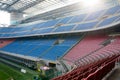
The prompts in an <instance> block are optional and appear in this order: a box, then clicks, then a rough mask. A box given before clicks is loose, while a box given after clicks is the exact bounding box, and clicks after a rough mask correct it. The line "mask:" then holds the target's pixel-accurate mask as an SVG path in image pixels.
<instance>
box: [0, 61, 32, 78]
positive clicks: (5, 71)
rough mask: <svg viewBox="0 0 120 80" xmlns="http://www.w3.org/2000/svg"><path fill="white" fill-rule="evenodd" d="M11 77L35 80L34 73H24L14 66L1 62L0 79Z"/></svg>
mask: <svg viewBox="0 0 120 80" xmlns="http://www.w3.org/2000/svg"><path fill="white" fill-rule="evenodd" d="M10 78H13V79H14V80H33V74H31V73H26V74H24V73H21V72H20V71H18V70H15V69H13V68H12V67H9V66H7V65H5V64H3V63H0V80H10Z"/></svg>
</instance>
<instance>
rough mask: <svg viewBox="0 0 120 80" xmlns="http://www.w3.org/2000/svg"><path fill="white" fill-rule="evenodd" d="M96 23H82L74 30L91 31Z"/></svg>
mask: <svg viewBox="0 0 120 80" xmlns="http://www.w3.org/2000/svg"><path fill="white" fill-rule="evenodd" d="M97 23H98V22H90V23H83V24H79V25H78V26H77V27H76V28H75V30H86V29H93V28H94V27H95V26H96V24H97Z"/></svg>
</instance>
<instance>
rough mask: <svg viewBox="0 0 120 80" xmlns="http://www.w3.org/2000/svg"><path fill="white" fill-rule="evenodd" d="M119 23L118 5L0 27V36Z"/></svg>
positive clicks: (34, 33) (34, 34)
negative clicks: (30, 22)
mask: <svg viewBox="0 0 120 80" xmlns="http://www.w3.org/2000/svg"><path fill="white" fill-rule="evenodd" d="M119 23H120V5H117V6H113V7H110V8H107V9H106V8H105V9H102V10H97V11H92V12H89V13H84V14H81V13H80V14H79V15H74V16H67V17H64V18H59V19H54V20H49V21H44V22H41V23H37V24H32V25H27V26H18V27H7V28H6V27H4V28H0V38H14V37H25V36H36V35H51V34H62V33H76V32H85V31H93V30H98V29H104V28H108V27H112V26H115V25H118V24H119Z"/></svg>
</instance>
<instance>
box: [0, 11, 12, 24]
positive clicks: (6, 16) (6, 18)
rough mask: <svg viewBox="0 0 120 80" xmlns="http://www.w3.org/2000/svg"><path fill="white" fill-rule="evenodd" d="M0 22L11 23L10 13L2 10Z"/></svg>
mask: <svg viewBox="0 0 120 80" xmlns="http://www.w3.org/2000/svg"><path fill="white" fill-rule="evenodd" d="M0 24H6V25H10V13H8V12H5V11H0Z"/></svg>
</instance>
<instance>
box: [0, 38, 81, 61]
mask: <svg viewBox="0 0 120 80" xmlns="http://www.w3.org/2000/svg"><path fill="white" fill-rule="evenodd" d="M80 37H81V36H80ZM80 37H78V36H69V37H62V38H58V37H51V38H49V37H46V38H45V37H44V38H20V39H16V40H15V41H14V42H12V43H11V44H9V45H7V46H5V47H3V48H0V50H2V51H6V52H10V53H14V54H20V55H24V56H31V57H37V58H42V59H47V60H57V59H58V58H60V57H62V56H63V55H64V54H66V53H67V51H69V49H70V48H71V47H72V46H74V45H75V44H76V43H77V42H78V41H79V38H80ZM61 39H62V40H64V41H63V42H62V43H56V42H57V41H58V40H61Z"/></svg>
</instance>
